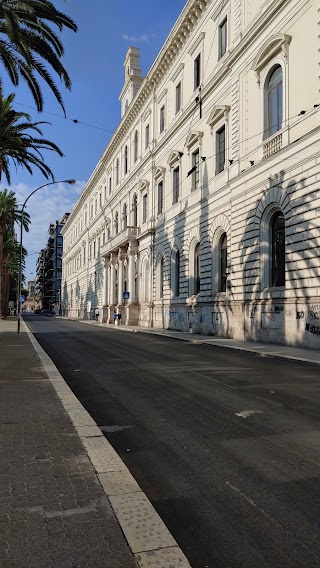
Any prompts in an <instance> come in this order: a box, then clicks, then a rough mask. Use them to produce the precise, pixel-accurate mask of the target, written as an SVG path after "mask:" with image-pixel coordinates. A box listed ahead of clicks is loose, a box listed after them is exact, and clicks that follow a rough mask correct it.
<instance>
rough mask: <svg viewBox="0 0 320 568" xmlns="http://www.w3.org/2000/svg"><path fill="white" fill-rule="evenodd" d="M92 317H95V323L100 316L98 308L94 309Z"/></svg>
mask: <svg viewBox="0 0 320 568" xmlns="http://www.w3.org/2000/svg"><path fill="white" fill-rule="evenodd" d="M94 315H95V317H96V321H98V319H99V315H100V310H99V308H98V306H97V307H96V309H95V310H94Z"/></svg>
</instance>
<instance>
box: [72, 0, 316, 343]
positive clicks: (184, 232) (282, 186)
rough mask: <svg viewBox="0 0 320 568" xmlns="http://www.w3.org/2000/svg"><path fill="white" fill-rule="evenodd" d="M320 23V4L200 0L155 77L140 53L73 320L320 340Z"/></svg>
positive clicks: (81, 208) (101, 179)
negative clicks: (94, 316) (96, 313)
mask: <svg viewBox="0 0 320 568" xmlns="http://www.w3.org/2000/svg"><path fill="white" fill-rule="evenodd" d="M319 22H320V12H319V3H318V2H317V1H316V0H222V1H221V0H189V1H188V2H187V3H186V6H185V8H184V10H183V11H182V13H181V14H180V17H179V18H178V20H177V22H176V24H175V25H174V27H173V29H172V31H171V33H170V35H169V37H168V39H167V40H166V42H165V44H164V46H163V48H162V49H161V51H160V53H159V55H158V57H157V59H156V61H155V62H154V64H153V66H152V68H151V69H150V71H149V72H148V74H147V76H146V77H142V72H141V69H140V63H139V49H137V48H135V47H131V48H130V49H129V50H128V53H127V56H126V59H125V64H124V69H125V83H124V86H123V89H122V91H121V94H120V97H119V98H120V103H121V121H120V124H119V127H118V128H117V130H116V132H115V133H114V135H113V137H112V139H111V141H110V143H109V145H108V147H107V148H106V150H105V152H104V154H103V156H102V157H101V158H100V160H99V162H98V164H97V166H96V168H95V170H94V172H93V173H92V175H91V177H90V179H89V180H88V182H87V184H86V187H85V189H84V191H83V193H82V195H81V197H80V199H79V200H78V202H77V203H76V205H75V207H74V209H73V211H72V213H71V214H70V216H69V219H68V221H67V223H66V224H65V227H64V229H63V236H64V255H63V302H64V309H65V312H66V313H67V314H68V315H69V316H70V317H79V318H88V317H90V314H91V312H92V310H93V309H94V308H95V307H96V306H98V307H99V308H100V318H101V321H102V322H105V323H106V324H113V321H114V320H113V313H114V310H116V311H121V313H122V323H127V324H128V325H141V326H155V327H159V328H161V327H165V328H171V329H178V330H189V329H190V330H191V331H193V332H194V333H211V334H214V335H218V336H224V337H234V338H241V339H243V338H246V339H259V340H264V341H270V342H283V343H287V344H301V345H305V346H309V347H318V346H319V345H320V280H319V276H320V260H319V245H320V226H319V225H320V223H319V220H320V214H319V211H320V187H319V181H320V139H319V133H320V122H319V117H320V113H319V108H320V107H319V106H318V105H319V103H320V96H319V87H320V82H319V63H320V54H319V53H320V51H319V48H320V42H319ZM124 296H125V297H126V296H127V297H128V296H129V298H128V299H125V300H124Z"/></svg>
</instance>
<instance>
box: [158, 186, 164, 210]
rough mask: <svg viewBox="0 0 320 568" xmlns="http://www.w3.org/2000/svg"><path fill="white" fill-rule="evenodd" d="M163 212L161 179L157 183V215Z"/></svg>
mask: <svg viewBox="0 0 320 568" xmlns="http://www.w3.org/2000/svg"><path fill="white" fill-rule="evenodd" d="M161 213H163V181H160V183H158V215H161Z"/></svg>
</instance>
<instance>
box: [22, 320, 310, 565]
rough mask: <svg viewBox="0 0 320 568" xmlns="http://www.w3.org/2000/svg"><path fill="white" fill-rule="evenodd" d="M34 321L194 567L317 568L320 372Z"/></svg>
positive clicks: (49, 350)
mask: <svg viewBox="0 0 320 568" xmlns="http://www.w3.org/2000/svg"><path fill="white" fill-rule="evenodd" d="M27 323H28V325H29V326H30V328H31V329H32V331H33V333H34V334H35V337H36V338H37V340H38V341H39V343H40V344H41V345H42V347H43V348H44V349H45V350H46V351H47V353H48V354H49V356H50V357H51V358H52V360H53V362H54V363H55V365H56V366H57V367H58V369H59V371H60V372H61V374H62V375H63V377H64V378H65V380H66V381H67V383H68V384H69V386H70V387H71V388H72V390H73V392H74V393H75V395H76V396H77V397H78V398H79V400H80V401H81V402H82V404H83V405H84V407H85V408H86V409H87V410H88V412H89V413H90V414H91V416H92V417H93V419H94V420H95V421H96V422H97V424H98V426H99V428H100V429H101V431H102V432H103V433H104V435H105V436H106V438H107V439H108V440H109V441H110V442H111V444H112V445H113V447H114V448H115V449H116V451H117V452H118V453H119V455H120V457H121V458H122V459H123V461H124V462H125V464H126V465H127V467H128V468H129V470H130V472H131V473H132V474H133V476H134V477H135V479H136V481H137V482H138V483H139V485H140V487H141V488H142V490H143V491H144V492H145V493H146V495H147V497H148V498H149V499H150V500H151V502H152V504H153V505H154V507H155V509H156V510H157V512H158V513H159V514H160V516H161V518H162V519H163V521H164V522H165V524H166V525H167V527H168V528H169V530H170V532H171V533H172V535H173V537H174V538H175V539H176V541H177V542H178V544H179V546H180V547H181V549H182V551H183V552H184V554H185V555H186V556H187V558H188V560H189V562H190V564H191V566H192V567H193V568H204V567H205V566H208V567H209V568H240V567H241V568H251V567H252V568H256V566H259V567H263V568H270V567H271V566H272V567H273V566H286V567H290V568H291V567H292V568H298V567H299V568H302V567H304V568H305V567H306V566H308V568H309V567H316V566H318V565H319V562H320V544H319V539H318V534H319V528H320V527H319V506H318V502H319V493H320V489H319V464H320V433H319V406H320V383H319V368H318V367H316V366H312V365H307V364H302V363H296V362H290V361H285V360H280V359H279V360H276V359H273V358H261V357H257V356H255V355H253V354H249V353H243V352H237V351H232V350H228V349H220V348H218V347H213V346H211V345H200V344H193V343H187V342H182V341H176V340H174V339H169V338H165V337H159V336H153V335H148V334H139V333H127V332H121V331H118V330H117V331H115V330H112V329H104V328H101V327H93V326H92V327H91V326H85V325H83V324H80V323H74V322H67V321H63V320H61V319H60V320H54V319H53V318H52V319H50V320H49V319H47V318H41V317H39V318H37V317H35V316H34V317H30V318H28V320H27Z"/></svg>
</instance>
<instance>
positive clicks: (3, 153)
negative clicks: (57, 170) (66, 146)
mask: <svg viewBox="0 0 320 568" xmlns="http://www.w3.org/2000/svg"><path fill="white" fill-rule="evenodd" d="M13 101H14V95H13V94H11V95H9V96H8V97H7V98H4V97H1V95H0V181H1V177H2V173H4V175H5V176H6V179H7V182H8V183H9V184H10V168H9V166H10V160H12V162H13V163H14V165H15V166H16V167H17V166H22V167H24V168H26V170H27V171H28V172H29V173H31V174H32V166H36V168H38V169H39V170H40V171H41V172H42V173H43V175H44V176H45V177H46V178H47V179H48V178H51V179H52V180H54V177H53V173H52V171H51V169H50V168H49V166H47V164H46V163H45V162H44V161H43V156H42V154H41V152H40V150H44V149H45V150H53V151H54V152H57V153H58V154H59V156H63V153H62V152H61V150H60V149H59V148H58V146H57V145H56V144H54V143H53V142H50V141H49V140H45V139H44V138H35V137H33V136H32V135H31V134H30V132H29V131H31V132H32V131H33V132H36V133H37V134H39V135H40V136H41V135H42V132H41V130H40V128H39V125H41V124H48V123H44V122H31V118H30V115H29V114H27V113H25V112H17V111H15V110H14V109H13V108H12V103H13ZM21 120H22V122H20V121H21Z"/></svg>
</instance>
